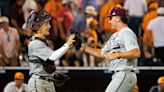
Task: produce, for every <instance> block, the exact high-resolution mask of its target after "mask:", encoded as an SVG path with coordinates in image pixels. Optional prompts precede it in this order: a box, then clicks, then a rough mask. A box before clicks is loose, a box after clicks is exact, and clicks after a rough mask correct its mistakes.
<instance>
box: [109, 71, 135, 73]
mask: <svg viewBox="0 0 164 92" xmlns="http://www.w3.org/2000/svg"><path fill="white" fill-rule="evenodd" d="M117 72H135V71H134V70H116V71H112V73H117Z"/></svg>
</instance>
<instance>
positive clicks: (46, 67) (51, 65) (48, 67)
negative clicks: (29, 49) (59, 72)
mask: <svg viewBox="0 0 164 92" xmlns="http://www.w3.org/2000/svg"><path fill="white" fill-rule="evenodd" d="M29 62H31V63H40V64H42V65H43V68H44V70H45V71H46V72H47V73H50V74H51V73H53V72H54V71H56V67H55V65H54V62H53V61H51V60H49V59H48V60H47V61H46V62H45V61H43V60H42V59H40V58H39V59H36V60H29Z"/></svg>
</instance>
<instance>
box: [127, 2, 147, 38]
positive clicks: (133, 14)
mask: <svg viewBox="0 0 164 92" xmlns="http://www.w3.org/2000/svg"><path fill="white" fill-rule="evenodd" d="M124 8H125V9H126V10H127V12H128V15H129V23H128V26H129V27H130V28H131V29H132V30H133V31H134V33H135V34H136V35H137V37H139V27H140V24H141V23H142V18H143V16H144V14H145V12H146V11H147V3H146V1H145V0H135V1H134V0H125V3H124Z"/></svg>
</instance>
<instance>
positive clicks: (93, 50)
mask: <svg viewBox="0 0 164 92" xmlns="http://www.w3.org/2000/svg"><path fill="white" fill-rule="evenodd" d="M85 52H86V53H88V54H90V55H93V56H95V57H98V58H100V59H105V57H106V56H105V55H104V54H102V53H101V50H100V49H96V48H91V47H88V46H86V47H85Z"/></svg>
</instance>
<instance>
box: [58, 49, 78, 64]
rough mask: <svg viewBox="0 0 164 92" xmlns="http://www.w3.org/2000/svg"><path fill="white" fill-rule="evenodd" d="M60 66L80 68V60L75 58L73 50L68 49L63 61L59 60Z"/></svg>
mask: <svg viewBox="0 0 164 92" xmlns="http://www.w3.org/2000/svg"><path fill="white" fill-rule="evenodd" d="M61 64H62V66H77V67H78V66H81V63H80V60H79V59H78V58H77V56H76V54H75V51H74V49H73V48H70V49H69V50H68V51H67V52H66V54H65V55H64V57H63V59H62V60H61Z"/></svg>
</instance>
